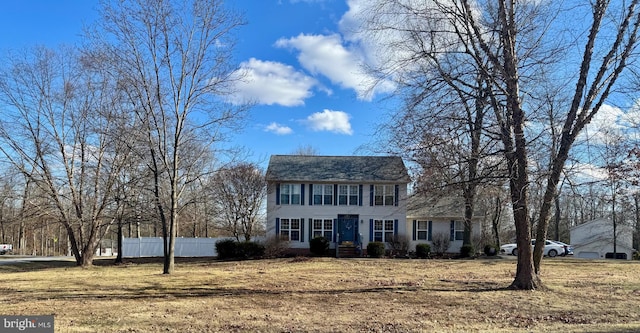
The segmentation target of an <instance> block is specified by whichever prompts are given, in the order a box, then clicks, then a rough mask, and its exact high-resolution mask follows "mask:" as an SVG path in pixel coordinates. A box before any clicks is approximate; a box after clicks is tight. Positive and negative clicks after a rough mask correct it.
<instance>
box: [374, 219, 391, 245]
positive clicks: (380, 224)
mask: <svg viewBox="0 0 640 333" xmlns="http://www.w3.org/2000/svg"><path fill="white" fill-rule="evenodd" d="M393 225H394V221H393V220H374V221H373V240H374V241H376V242H389V241H391V240H392V238H393V231H394V230H393Z"/></svg>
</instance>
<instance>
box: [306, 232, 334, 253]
mask: <svg viewBox="0 0 640 333" xmlns="http://www.w3.org/2000/svg"><path fill="white" fill-rule="evenodd" d="M328 250H329V240H328V239H326V238H324V237H322V236H319V237H316V238H313V239H312V240H310V241H309V251H310V252H311V254H313V255H315V256H324V255H326V254H327V251H328Z"/></svg>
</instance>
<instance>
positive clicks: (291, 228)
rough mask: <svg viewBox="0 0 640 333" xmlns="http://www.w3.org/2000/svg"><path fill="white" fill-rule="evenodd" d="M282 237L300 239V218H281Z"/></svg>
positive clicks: (288, 239)
mask: <svg viewBox="0 0 640 333" xmlns="http://www.w3.org/2000/svg"><path fill="white" fill-rule="evenodd" d="M280 239H282V240H286V241H299V240H300V219H280Z"/></svg>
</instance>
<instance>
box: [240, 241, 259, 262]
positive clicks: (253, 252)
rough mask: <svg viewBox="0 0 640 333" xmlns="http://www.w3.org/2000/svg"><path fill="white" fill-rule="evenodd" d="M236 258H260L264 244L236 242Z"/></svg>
mask: <svg viewBox="0 0 640 333" xmlns="http://www.w3.org/2000/svg"><path fill="white" fill-rule="evenodd" d="M236 246H237V249H236V257H237V258H260V257H262V256H264V252H265V246H264V245H262V244H260V243H257V242H241V243H236Z"/></svg>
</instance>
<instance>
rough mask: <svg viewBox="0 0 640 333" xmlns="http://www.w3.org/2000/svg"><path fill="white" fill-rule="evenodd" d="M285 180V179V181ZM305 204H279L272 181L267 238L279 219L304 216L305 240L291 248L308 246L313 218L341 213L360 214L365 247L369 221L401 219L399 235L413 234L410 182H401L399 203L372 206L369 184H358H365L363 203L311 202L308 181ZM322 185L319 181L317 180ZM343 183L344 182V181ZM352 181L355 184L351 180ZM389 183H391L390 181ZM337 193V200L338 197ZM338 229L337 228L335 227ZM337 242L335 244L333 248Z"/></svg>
mask: <svg viewBox="0 0 640 333" xmlns="http://www.w3.org/2000/svg"><path fill="white" fill-rule="evenodd" d="M283 183H285V182H283ZM304 184H305V188H304V197H303V198H302V200H303V202H304V205H276V193H277V191H276V186H277V184H276V183H269V185H268V192H267V193H268V194H267V238H270V237H274V236H275V235H276V218H278V219H281V218H304V241H292V242H290V247H291V248H298V249H305V248H306V249H308V248H309V228H310V227H311V223H310V219H336V218H338V215H342V214H345V215H358V218H359V220H360V222H359V225H358V229H359V230H358V232H359V234H361V235H362V241H363V244H362V245H363V248H366V246H367V244H368V243H369V239H370V222H369V221H370V220H371V219H374V220H375V219H384V220H398V235H406V236H409V237H410V236H411V235H410V234H409V232H411V229H407V216H406V212H407V210H406V203H407V184H398V185H399V189H398V193H399V195H398V205H397V206H370V205H369V204H370V201H371V198H370V185H371V184H358V185H363V186H362V205H361V206H354V205H309V194H310V191H309V183H304ZM316 184H319V183H316ZM341 184H344V183H341ZM351 184H353V183H351ZM387 184H388V183H387ZM335 199H336V198H335V193H334V200H335ZM334 232H335V230H334ZM334 246H335V244H332V247H334Z"/></svg>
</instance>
